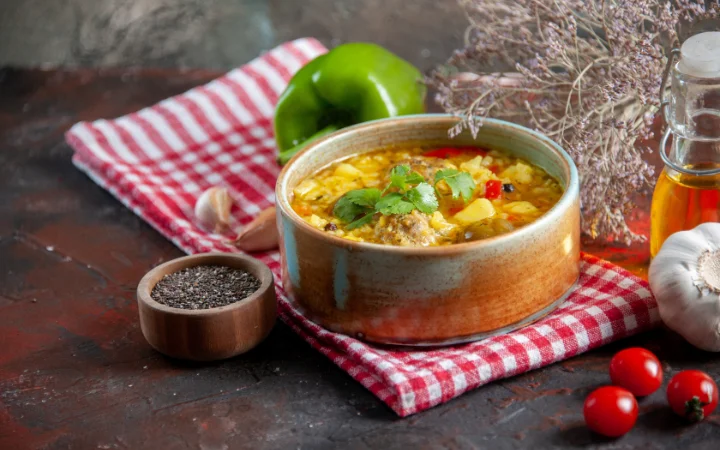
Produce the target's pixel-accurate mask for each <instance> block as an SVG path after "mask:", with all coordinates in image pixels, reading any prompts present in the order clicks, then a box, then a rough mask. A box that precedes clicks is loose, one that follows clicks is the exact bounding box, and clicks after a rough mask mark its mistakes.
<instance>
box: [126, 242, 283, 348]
mask: <svg viewBox="0 0 720 450" xmlns="http://www.w3.org/2000/svg"><path fill="white" fill-rule="evenodd" d="M200 265H217V266H227V267H233V268H237V269H242V270H245V271H246V272H249V273H251V274H252V275H254V276H255V277H257V279H258V280H260V283H261V284H260V288H259V289H258V290H257V291H256V292H255V293H253V294H252V295H250V296H249V297H247V298H245V299H243V300H240V301H239V302H235V303H232V304H230V305H227V306H221V307H218V308H210V309H201V310H190V309H180V308H171V307H169V306H165V305H163V304H160V303H158V302H156V301H155V300H153V299H152V296H151V295H150V294H151V292H152V290H153V288H154V287H155V284H156V283H157V282H159V281H160V280H161V279H162V278H163V277H164V276H165V275H167V274H170V273H173V272H177V271H179V270H181V269H185V268H188V267H193V266H200ZM137 299H138V309H139V312H140V327H141V329H142V333H143V335H144V336H145V339H147V341H148V343H149V344H150V345H151V346H152V347H153V348H154V349H155V350H157V351H159V352H160V353H164V354H165V355H168V356H171V357H173V358H179V359H188V360H193V361H214V360H219V359H225V358H230V357H233V356H236V355H239V354H241V353H244V352H246V351H248V350H250V349H252V348H253V347H255V346H256V345H258V344H259V343H260V342H262V341H263V339H265V338H266V337H267V335H268V334H270V330H272V328H273V325H274V324H275V317H276V315H277V301H276V298H275V284H274V282H273V275H272V272H270V269H269V268H268V267H267V266H266V265H265V264H263V263H262V262H260V261H258V260H257V259H255V258H251V257H249V256H245V255H239V254H231V253H203V254H198V255H192V256H185V257H183V258H178V259H174V260H172V261H168V262H166V263H164V264H161V265H159V266H157V267H155V268H154V269H152V270H151V271H150V272H148V273H147V274H146V275H145V276H144V277H143V278H142V280H140V284H139V285H138V288H137Z"/></svg>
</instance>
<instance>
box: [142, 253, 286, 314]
mask: <svg viewBox="0 0 720 450" xmlns="http://www.w3.org/2000/svg"><path fill="white" fill-rule="evenodd" d="M218 257H220V258H221V259H234V260H237V261H241V262H243V263H245V264H247V265H248V266H249V267H253V269H255V271H256V272H257V273H259V274H260V276H257V275H256V274H255V273H253V275H254V276H257V278H258V279H259V280H260V287H259V288H258V289H257V290H256V291H255V292H253V293H252V294H250V295H249V296H247V297H245V298H244V299H242V300H238V301H236V302H234V303H230V304H229V305H225V306H218V307H215V308H207V309H182V308H173V307H172V306H167V305H163V304H162V303H159V302H157V301H155V300H154V299H153V298H152V290H153V288H154V287H155V284H157V283H158V282H159V281H160V280H161V279H162V277H161V278H158V280H157V281H156V282H155V283H153V284H152V286H150V284H151V280H152V278H154V277H155V276H156V275H157V273H158V272H161V271H163V270H164V269H166V268H167V267H169V266H173V265H176V264H180V265H181V266H182V267H180V268H178V269H176V270H173V271H171V272H168V274H170V273H174V272H177V271H178V270H181V269H183V268H187V267H195V266H200V265H203V264H205V263H206V262H207V261H208V260H215V259H217V258H218ZM186 262H187V263H188V264H184V263H186ZM214 265H218V264H214ZM243 270H246V271H248V270H247V269H243ZM274 284H275V283H274V277H273V274H272V271H271V270H270V268H269V267H268V266H267V265H266V264H265V263H263V262H262V261H260V260H259V259H257V258H253V257H252V256H248V255H245V254H242V253H223V252H208V253H196V254H194V255H187V256H181V257H179V258H174V259H171V260H170V261H166V262H164V263H162V264H160V265H158V266H155V267H153V268H152V269H150V270H149V271H148V272H147V273H146V274H145V275H144V276H143V277H142V279H141V280H140V282H139V283H138V286H137V298H138V301H140V302H142V303H144V304H145V305H147V306H148V307H149V308H151V309H153V310H155V311H157V312H162V313H164V314H173V315H177V316H189V317H212V316H216V315H222V314H230V313H231V312H232V311H234V310H236V309H239V308H242V307H244V306H245V305H247V304H249V303H254V302H257V301H262V300H263V298H264V297H265V293H266V292H267V291H268V289H274V288H275V287H274Z"/></svg>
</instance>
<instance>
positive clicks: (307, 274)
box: [276, 114, 580, 345]
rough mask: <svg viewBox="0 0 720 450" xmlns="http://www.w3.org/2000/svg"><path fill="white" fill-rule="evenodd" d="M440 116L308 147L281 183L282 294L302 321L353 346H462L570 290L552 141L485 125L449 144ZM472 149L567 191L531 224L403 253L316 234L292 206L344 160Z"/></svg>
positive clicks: (566, 183) (567, 198)
mask: <svg viewBox="0 0 720 450" xmlns="http://www.w3.org/2000/svg"><path fill="white" fill-rule="evenodd" d="M457 120H458V119H457V118H455V117H452V116H449V115H430V114H428V115H419V116H404V117H399V118H392V119H384V120H379V121H374V122H368V123H364V124H360V125H356V126H353V127H350V128H347V129H344V130H342V131H340V132H338V133H335V134H332V135H330V136H328V137H326V138H324V139H321V140H318V141H315V142H314V143H312V144H310V145H309V146H308V147H307V148H305V149H304V150H303V151H302V152H301V153H299V154H298V155H297V156H296V157H295V158H294V159H293V160H292V161H290V163H288V164H287V165H286V167H285V168H284V169H283V171H282V173H281V174H280V178H279V179H278V183H277V188H276V195H277V214H278V221H277V223H278V227H279V228H280V235H281V238H280V249H281V254H282V270H283V276H282V279H283V286H284V288H285V290H286V292H287V293H288V294H289V295H290V296H291V297H292V299H293V300H294V301H295V302H296V303H297V305H298V306H299V307H300V308H301V309H302V310H303V312H304V314H306V315H307V316H308V317H309V318H310V319H311V320H313V321H314V322H316V323H318V324H320V325H322V326H324V327H325V328H327V329H329V330H332V331H335V332H339V333H343V334H347V335H350V336H354V337H357V338H359V339H363V340H367V341H372V342H378V343H385V344H398V345H446V344H453V343H460V342H469V341H474V340H478V339H482V338H485V337H488V336H492V335H496V334H500V333H505V332H508V331H512V330H514V329H517V328H519V327H522V326H524V325H526V324H528V323H530V322H532V321H534V320H537V319H538V318H540V317H542V316H544V315H545V314H547V313H549V312H550V311H552V310H553V309H554V308H555V307H556V306H558V305H559V304H560V303H561V302H562V301H563V300H564V299H565V297H566V296H567V295H568V294H569V291H570V290H571V288H572V287H573V285H574V283H575V282H576V280H577V278H578V274H579V260H580V242H579V241H580V208H579V186H578V185H579V182H578V175H577V169H576V168H575V165H574V164H573V162H572V160H571V159H570V157H569V156H568V154H567V153H566V152H565V151H564V150H563V149H562V148H560V147H559V146H558V145H557V144H555V143H554V142H553V141H551V140H550V139H549V138H547V137H545V136H543V135H541V134H538V133H536V132H534V131H532V130H530V129H527V128H524V127H521V126H519V125H515V124H512V123H508V122H503V121H499V120H486V121H485V123H484V125H483V126H482V128H481V129H480V132H479V134H478V136H477V138H475V139H473V137H472V136H471V135H470V133H469V132H464V133H463V134H461V135H460V136H458V137H456V138H453V139H450V138H449V137H448V130H449V129H450V128H451V127H452V126H453V125H455V124H456V123H457ZM467 145H476V146H480V147H486V148H491V149H497V150H503V151H506V152H508V153H510V154H514V155H517V156H520V157H522V158H525V159H527V160H528V161H530V162H532V163H533V164H535V165H537V166H539V167H541V168H543V169H545V171H547V172H548V173H549V174H550V175H551V176H553V177H554V178H555V179H557V180H558V181H559V182H560V184H561V185H562V186H563V187H564V189H565V193H564V194H563V196H562V197H561V198H560V200H559V201H558V203H557V204H556V205H555V206H553V207H552V209H550V210H549V211H548V212H547V213H546V214H544V215H543V216H541V217H540V218H539V219H537V220H536V221H535V222H533V223H531V224H529V225H526V226H524V227H522V228H518V229H516V230H514V231H512V232H510V233H507V234H504V235H501V236H497V237H494V238H490V239H485V240H481V241H476V242H468V243H462V244H453V245H447V246H439V247H425V248H407V247H396V246H390V245H381V244H372V243H366V242H355V241H350V240H346V239H342V238H339V237H335V236H331V235H328V234H327V233H323V232H322V231H319V230H317V229H315V228H313V227H312V226H310V225H309V224H308V223H306V222H305V221H303V219H302V218H301V217H300V216H299V215H297V214H296V213H295V212H294V211H293V209H292V208H291V207H290V202H291V200H292V195H293V188H294V187H295V186H296V185H297V184H299V183H300V182H301V181H303V180H304V179H305V178H307V177H308V176H310V175H312V174H313V173H315V172H316V171H318V170H319V169H321V168H323V167H325V166H327V165H329V164H331V163H334V162H336V161H338V160H340V159H344V158H347V157H349V156H351V155H356V154H360V153H365V152H370V151H374V150H377V149H380V148H387V147H398V146H423V147H440V146H467Z"/></svg>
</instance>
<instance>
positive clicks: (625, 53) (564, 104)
mask: <svg viewBox="0 0 720 450" xmlns="http://www.w3.org/2000/svg"><path fill="white" fill-rule="evenodd" d="M459 1H460V4H461V6H462V7H463V8H464V10H465V12H466V14H467V17H468V19H469V21H470V26H469V28H468V30H467V33H466V39H465V40H466V43H465V48H464V49H463V50H460V51H457V52H456V53H455V54H454V55H453V56H452V57H451V58H450V60H449V61H448V62H447V64H446V65H444V66H442V67H439V68H438V69H436V70H435V71H434V72H433V73H432V74H431V75H430V76H429V77H428V82H429V84H431V85H432V86H434V87H435V88H436V89H437V91H438V95H437V98H436V101H437V102H438V103H439V104H440V105H441V106H442V107H443V108H444V109H445V110H446V111H448V112H451V113H454V114H456V115H459V116H462V117H463V118H464V120H463V121H462V122H461V123H460V124H459V126H458V127H455V128H454V129H453V130H451V135H452V134H457V133H459V132H460V131H461V130H462V129H463V128H464V127H467V128H469V129H470V131H471V132H472V133H473V134H476V133H477V131H478V129H479V127H480V126H482V119H483V118H485V117H490V116H494V117H502V118H505V119H508V120H512V121H515V122H519V123H524V124H526V125H528V126H530V127H532V128H535V129H537V130H538V131H540V132H542V133H544V134H546V135H547V136H549V137H551V138H552V139H554V140H555V141H556V142H558V143H559V144H560V145H562V146H563V147H564V148H565V149H566V150H567V151H568V152H569V153H570V155H571V156H572V157H573V159H574V161H575V163H576V164H577V166H578V169H579V172H580V178H581V186H582V187H581V205H582V214H583V232H585V233H586V234H588V235H589V236H591V237H592V238H607V239H613V240H619V241H624V242H625V243H627V244H629V243H631V242H633V241H638V240H644V239H645V237H644V236H641V235H638V234H636V233H634V232H633V231H632V230H631V229H630V228H629V227H628V225H627V223H626V222H625V214H626V213H628V212H629V211H630V209H632V208H633V206H634V205H633V203H632V199H633V195H634V194H635V193H636V192H638V191H641V190H643V189H646V188H648V187H650V186H651V185H652V183H653V167H652V166H650V165H649V164H648V163H647V162H646V161H645V160H644V159H643V155H644V153H646V152H650V149H649V148H643V147H642V146H640V145H636V144H638V143H639V142H641V141H643V140H645V139H648V138H651V137H652V123H653V118H654V115H655V113H656V112H657V111H658V109H659V107H660V95H659V90H660V84H661V81H662V72H663V69H664V66H665V64H666V61H667V59H666V54H665V53H666V52H665V48H666V47H667V46H668V44H671V43H673V42H675V40H676V39H677V30H678V26H679V24H680V22H691V23H692V22H694V21H697V20H704V19H709V18H715V17H719V16H720V9H719V8H718V7H717V4H714V5H713V7H712V8H710V9H708V10H707V11H706V9H705V7H704V3H703V2H697V1H694V0H674V1H673V2H667V3H665V4H659V3H658V2H657V1H656V0H514V1H513V2H512V3H511V2H503V1H498V0H459ZM499 65H504V66H506V67H508V68H512V69H511V71H509V72H510V73H491V72H487V71H486V68H487V67H498V66H499ZM513 70H514V72H512V71H513Z"/></svg>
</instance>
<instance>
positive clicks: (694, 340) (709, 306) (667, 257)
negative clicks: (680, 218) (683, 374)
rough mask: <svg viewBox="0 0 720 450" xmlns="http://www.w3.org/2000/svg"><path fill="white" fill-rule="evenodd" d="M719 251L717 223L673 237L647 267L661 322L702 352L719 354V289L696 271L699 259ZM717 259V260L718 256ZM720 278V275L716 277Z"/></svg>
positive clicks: (719, 237) (718, 227)
mask: <svg viewBox="0 0 720 450" xmlns="http://www.w3.org/2000/svg"><path fill="white" fill-rule="evenodd" d="M708 251H709V252H711V255H712V254H714V253H715V252H718V251H720V223H704V224H702V225H699V226H697V227H696V228H694V229H692V230H689V231H681V232H678V233H674V234H672V235H671V236H670V237H669V238H668V239H667V240H666V241H665V243H664V244H663V246H662V248H661V249H660V251H659V252H658V254H657V256H656V257H655V258H654V259H653V261H652V263H651V264H650V271H649V274H648V279H649V281H650V288H651V289H652V292H653V294H654V295H655V298H656V299H657V302H658V307H659V311H660V317H661V318H662V320H663V322H665V324H666V325H667V326H668V327H669V328H671V329H672V330H674V331H675V332H677V333H678V334H680V335H681V336H682V337H684V338H685V340H687V341H688V342H689V343H690V344H692V345H694V346H695V347H698V348H700V349H703V350H707V351H711V352H718V351H720V293H718V292H717V288H718V287H719V286H714V287H715V289H713V286H712V283H710V285H708V283H707V282H706V281H705V279H704V278H703V276H702V275H701V273H700V272H699V264H698V261H699V259H700V257H701V256H702V255H703V254H704V253H706V252H708ZM716 256H718V257H720V253H718V254H717V255H716ZM716 278H717V279H720V274H717V276H716Z"/></svg>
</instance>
